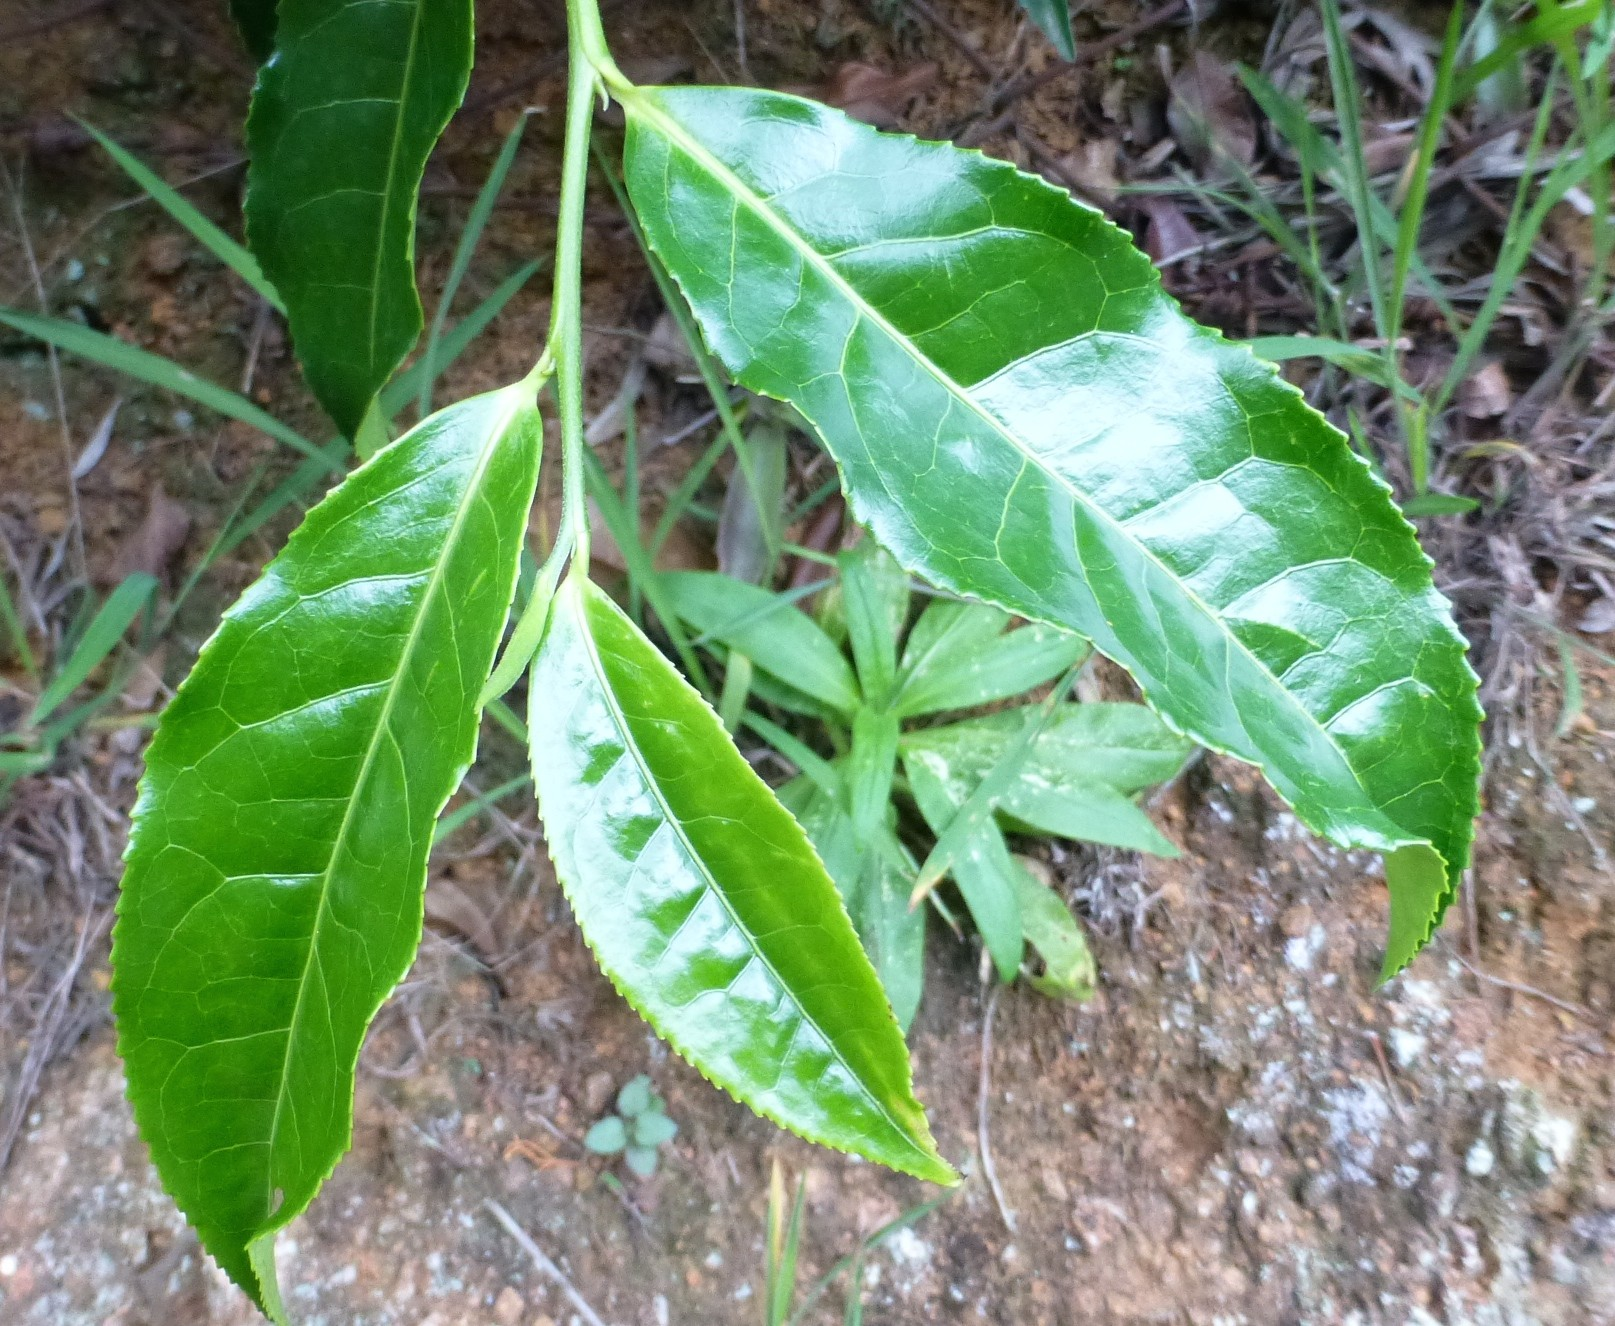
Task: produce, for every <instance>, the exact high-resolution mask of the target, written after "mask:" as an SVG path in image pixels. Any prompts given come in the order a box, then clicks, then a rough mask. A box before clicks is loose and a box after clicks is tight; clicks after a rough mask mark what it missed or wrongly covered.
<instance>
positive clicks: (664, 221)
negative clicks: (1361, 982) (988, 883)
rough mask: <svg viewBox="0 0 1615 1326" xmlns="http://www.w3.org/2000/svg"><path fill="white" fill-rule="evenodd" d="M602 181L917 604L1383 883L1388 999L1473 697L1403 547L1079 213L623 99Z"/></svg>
mask: <svg viewBox="0 0 1615 1326" xmlns="http://www.w3.org/2000/svg"><path fill="white" fill-rule="evenodd" d="M622 95H623V97H624V104H625V108H626V110H627V115H628V124H629V131H628V143H627V181H628V187H629V192H630V195H631V196H632V198H633V201H634V205H635V207H636V208H637V210H638V212H639V215H640V219H641V220H642V222H643V223H644V227H645V231H646V235H647V236H648V238H649V240H650V243H651V245H652V246H653V247H654V248H655V250H656V251H657V253H658V254H659V256H660V257H661V259H662V261H663V262H664V263H665V264H666V266H667V268H668V270H669V271H670V272H671V273H672V274H673V276H674V277H675V279H676V280H677V281H678V283H679V285H680V288H681V289H682V291H683V292H684V294H685V296H686V297H687V298H688V300H689V301H690V303H691V306H692V307H693V309H694V311H695V313H696V316H697V319H698V320H699V322H700V324H701V326H702V329H703V331H704V333H705V335H706V337H707V339H708V341H709V343H710V344H711V346H712V348H713V350H714V351H715V352H716V353H717V354H718V356H719V357H720V358H721V359H722V360H723V361H724V362H725V364H726V365H727V366H728V368H729V370H730V372H731V373H732V374H733V375H734V376H735V377H736V379H737V380H738V381H739V382H740V383H741V384H742V385H744V386H746V387H748V388H749V389H751V390H753V391H758V392H761V393H764V394H767V395H770V396H776V397H780V398H782V399H785V400H788V401H789V402H790V403H791V404H792V405H794V406H795V407H796V408H797V410H798V411H799V412H801V413H802V414H803V415H804V416H805V417H806V418H807V419H808V420H809V421H810V422H811V423H812V424H813V426H814V427H815V428H816V429H817V430H818V431H819V433H820V435H821V436H822V437H823V439H824V441H825V443H826V445H827V446H828V447H829V448H830V450H831V452H832V453H833V454H834V456H835V458H836V460H837V462H838V464H839V465H840V467H841V473H842V478H843V482H844V483H845V485H846V488H847V491H848V494H849V496H850V498H851V501H852V505H853V507H854V510H855V512H856V513H857V515H858V517H859V519H860V520H861V521H862V522H863V523H864V524H865V525H867V526H868V527H869V528H870V530H871V531H872V532H873V533H874V535H875V537H876V538H878V539H879V540H880V542H881V543H882V544H883V545H884V546H885V547H887V548H889V549H890V550H891V551H892V552H893V553H894V554H895V555H896V556H897V558H898V560H899V561H900V562H901V563H902V564H903V565H904V566H905V567H907V568H908V569H909V570H910V571H911V572H913V573H915V574H918V575H922V576H924V577H925V578H927V579H928V580H930V581H932V582H933V583H935V584H937V585H939V586H941V587H943V588H945V589H947V590H949V591H951V592H954V593H959V594H968V595H971V596H974V597H978V598H982V599H986V600H988V601H990V602H993V603H996V604H998V605H999V606H1001V607H1003V608H1006V609H1007V610H1009V611H1012V612H1014V613H1016V614H1018V615H1020V616H1024V617H1029V618H1032V619H1035V620H1039V621H1043V622H1047V623H1050V624H1052V625H1057V626H1062V627H1065V628H1066V629H1068V630H1072V631H1075V632H1077V633H1079V634H1082V635H1085V636H1087V637H1088V638H1089V639H1090V640H1092V641H1093V642H1094V644H1095V646H1097V647H1098V648H1099V649H1100V650H1102V651H1103V652H1104V653H1106V654H1108V655H1109V656H1110V657H1112V658H1114V659H1116V660H1117V661H1118V662H1119V663H1121V664H1122V665H1123V666H1125V667H1126V668H1127V669H1128V670H1129V671H1130V672H1132V674H1133V676H1134V677H1135V678H1136V679H1137V680H1138V682H1139V684H1140V685H1141V687H1142V688H1143V689H1144V691H1145V693H1146V695H1147V696H1148V698H1149V700H1150V702H1151V703H1152V704H1153V705H1155V706H1156V707H1157V708H1158V709H1160V711H1161V712H1162V713H1163V714H1165V715H1166V716H1167V717H1168V719H1169V720H1170V721H1171V722H1172V724H1173V725H1174V727H1176V728H1177V729H1179V730H1181V731H1183V732H1185V733H1187V734H1189V735H1190V736H1192V737H1193V738H1194V739H1195V740H1196V741H1198V742H1200V743H1201V744H1203V745H1207V746H1210V747H1213V748H1214V749H1217V750H1220V751H1225V752H1228V753H1231V754H1233V755H1236V756H1238V757H1240V758H1242V759H1246V760H1249V761H1251V762H1253V763H1255V764H1258V765H1259V766H1260V767H1261V768H1262V769H1263V771H1264V772H1265V773H1266V774H1267V777H1268V779H1269V780H1270V781H1271V782H1272V784H1273V785H1274V787H1275V788H1276V789H1277V790H1278V792H1279V793H1280V794H1281V795H1282V796H1283V797H1284V798H1285V799H1286V800H1288V801H1289V802H1290V804H1291V805H1293V806H1294V807H1295V808H1296V812H1297V814H1298V815H1299V816H1300V817H1301V819H1302V820H1303V821H1304V822H1306V823H1307V824H1309V825H1311V826H1312V827H1313V828H1314V829H1316V830H1318V831H1319V832H1321V833H1323V834H1326V835H1327V836H1329V837H1330V838H1332V839H1334V840H1335V841H1336V842H1339V843H1341V844H1342V845H1348V846H1353V847H1367V848H1373V849H1375V850H1378V851H1381V852H1383V853H1385V854H1386V856H1387V862H1386V874H1387V879H1388V880H1389V883H1390V887H1391V892H1392V895H1393V899H1392V924H1391V938H1390V943H1389V946H1388V952H1387V956H1386V968H1385V970H1386V972H1387V974H1389V973H1390V972H1394V971H1396V970H1398V969H1399V968H1400V967H1401V966H1403V965H1404V964H1406V963H1407V962H1408V961H1409V960H1411V958H1412V957H1413V955H1414V954H1415V953H1416V952H1417V951H1418V949H1419V947H1420V946H1421V945H1422V944H1423V943H1424V941H1425V940H1426V939H1427V938H1428V936H1429V934H1430V932H1431V929H1432V928H1433V926H1434V924H1435V921H1436V920H1437V919H1438V918H1439V916H1440V914H1441V912H1442V910H1443V908H1444V907H1445V905H1446V903H1447V901H1448V899H1449V898H1450V897H1451V895H1452V891H1453V888H1454V887H1455V885H1456V882H1457V880H1458V878H1459V877H1460V876H1461V874H1462V872H1463V870H1464V868H1465V866H1466V864H1467V862H1468V857H1469V848H1470V841H1471V838H1472V834H1473V821H1474V817H1475V813H1476V808H1477V785H1478V774H1479V750H1480V743H1479V734H1478V724H1479V718H1480V709H1479V706H1478V704H1477V702H1476V698H1475V693H1476V679H1475V676H1474V673H1473V672H1472V671H1471V670H1470V668H1469V667H1468V664H1467V663H1466V661H1465V658H1464V642H1463V639H1462V637H1460V636H1459V634H1458V632H1457V630H1456V628H1455V627H1454V626H1453V623H1452V618H1451V614H1450V611H1449V608H1448V605H1447V603H1446V602H1445V600H1444V599H1442V598H1441V596H1440V595H1439V594H1438V593H1437V592H1436V590H1435V588H1434V586H1433V584H1432V582H1431V579H1430V566H1429V562H1428V560H1427V559H1426V558H1425V556H1424V554H1423V552H1422V551H1421V550H1420V548H1419V545H1418V542H1417V540H1416V539H1415V537H1414V534H1413V530H1412V528H1411V527H1410V526H1409V525H1408V524H1407V522H1406V521H1405V520H1404V519H1403V518H1402V517H1401V515H1400V514H1399V513H1398V512H1397V511H1396V509H1395V507H1394V505H1393V504H1392V503H1391V501H1390V498H1389V495H1388V493H1387V491H1386V489H1385V487H1384V485H1383V484H1382V483H1381V482H1380V481H1379V480H1377V479H1376V478H1375V477H1374V475H1373V474H1372V473H1371V471H1370V470H1369V468H1368V466H1367V465H1366V463H1365V462H1364V461H1363V460H1362V459H1361V458H1359V457H1357V456H1355V455H1354V454H1353V453H1352V451H1351V449H1350V447H1348V446H1347V444H1346V441H1345V439H1344V438H1343V437H1342V436H1341V435H1340V434H1339V433H1337V432H1336V431H1335V430H1334V429H1333V428H1331V427H1330V426H1329V425H1328V423H1327V422H1326V421H1325V420H1324V419H1323V418H1322V417H1321V416H1319V415H1318V414H1316V413H1315V412H1314V411H1312V410H1311V409H1310V408H1309V407H1308V406H1307V405H1306V403H1305V402H1304V401H1303V399H1302V398H1301V396H1300V394H1299V393H1298V392H1297V391H1296V390H1295V389H1294V388H1292V387H1290V386H1289V385H1288V384H1286V383H1285V382H1283V381H1282V380H1281V379H1280V378H1279V377H1278V376H1277V374H1276V373H1275V372H1274V370H1273V369H1272V368H1271V366H1269V365H1265V364H1262V363H1260V362H1259V361H1257V360H1256V359H1254V358H1253V357H1252V356H1251V355H1250V353H1249V352H1248V351H1247V350H1245V349H1243V348H1242V347H1239V346H1235V345H1232V344H1230V343H1228V342H1226V341H1224V340H1223V339H1222V338H1221V337H1219V336H1218V335H1217V334H1216V333H1214V332H1211V331H1208V330H1206V329H1204V328H1201V327H1198V326H1196V325H1195V324H1194V323H1192V322H1190V321H1189V320H1188V319H1187V318H1185V317H1184V316H1183V314H1182V313H1181V311H1180V310H1179V309H1178V307H1177V305H1176V304H1175V303H1174V302H1173V301H1172V300H1171V299H1170V298H1169V297H1168V296H1167V295H1166V294H1165V293H1164V292H1163V291H1162V289H1161V286H1160V282H1159V279H1158V276H1157V274H1156V272H1155V271H1154V269H1153V268H1152V266H1151V264H1150V263H1149V261H1148V259H1146V258H1145V257H1144V255H1143V254H1141V253H1139V252H1138V251H1137V250H1136V249H1135V248H1134V247H1133V246H1132V245H1131V244H1130V243H1129V242H1128V240H1127V238H1126V237H1125V236H1124V235H1123V233H1122V232H1121V231H1119V230H1118V229H1117V228H1116V227H1114V226H1113V225H1111V224H1110V223H1109V222H1108V221H1107V220H1105V218H1104V217H1103V216H1102V215H1100V214H1099V213H1098V212H1095V211H1093V210H1091V209H1089V208H1087V207H1084V206H1082V205H1081V204H1079V203H1076V202H1075V201H1073V200H1072V199H1071V198H1070V197H1068V196H1067V195H1066V194H1064V193H1062V192H1060V191H1058V190H1056V189H1054V188H1052V187H1051V186H1050V185H1048V184H1047V183H1046V182H1045V181H1043V180H1041V179H1036V178H1034V177H1032V176H1029V175H1026V174H1023V173H1021V172H1019V171H1017V170H1015V169H1014V168H1013V167H1012V166H1009V165H1007V164H1005V163H1002V162H997V161H992V160H989V159H988V158H986V157H982V156H979V155H976V154H973V153H968V152H962V151H959V150H957V149H955V148H953V147H950V146H947V145H944V144H930V143H921V142H916V141H915V140H913V139H910V138H903V137H898V136H895V135H889V134H882V133H879V132H877V131H875V130H873V129H870V128H868V127H867V126H864V125H862V124H859V123H857V122H856V121H854V120H852V119H850V118H849V117H847V116H845V115H843V114H841V113H839V112H837V111H833V110H830V109H827V108H826V107H823V106H820V105H817V104H815V103H812V102H807V101H802V100H799V99H797V98H793V97H788V96H783V95H779V94H775V93H769V92H760V91H752V90H742V89H734V88H652V89H638V90H635V91H627V92H624V93H623V94H622Z"/></svg>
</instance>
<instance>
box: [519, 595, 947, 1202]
mask: <svg viewBox="0 0 1615 1326" xmlns="http://www.w3.org/2000/svg"><path fill="white" fill-rule="evenodd" d="M531 696H532V701H531V713H530V721H529V730H530V731H531V733H532V753H533V778H534V782H535V783H536V784H537V787H538V796H539V808H540V811H541V813H542V815H543V818H544V823H545V827H546V831H547V833H548V837H549V846H550V854H551V856H552V857H553V859H554V861H555V866H556V872H557V874H558V876H559V877H560V879H561V882H562V885H563V886H564V887H565V889H566V892H567V897H568V898H569V899H570V901H571V903H572V908H573V912H574V914H575V915H576V916H577V919H578V924H579V926H580V927H581V928H582V930H583V934H584V938H585V939H587V940H588V941H589V944H590V945H591V947H592V948H593V949H594V952H595V955H596V957H597V958H598V959H599V962H600V965H601V967H602V968H603V969H604V970H605V972H606V974H607V975H608V976H609V977H610V978H611V980H612V981H613V983H614V984H615V985H616V986H617V988H618V989H619V990H621V991H622V992H623V993H624V995H625V996H626V997H627V998H628V1000H629V1002H630V1003H632V1004H633V1005H634V1007H635V1008H636V1009H638V1010H639V1011H640V1013H642V1014H643V1015H644V1016H645V1018H646V1019H647V1020H648V1021H649V1022H650V1023H651V1025H652V1026H653V1027H655V1028H656V1029H657V1031H659V1032H660V1033H661V1034H662V1035H663V1036H664V1037H666V1039H667V1040H668V1042H669V1043H670V1044H671V1045H672V1046H673V1048H674V1049H675V1050H677V1051H678V1052H679V1053H680V1054H682V1055H684V1056H685V1057H686V1058H687V1059H689V1060H690V1062H691V1063H693V1064H694V1065H695V1066H696V1067H697V1068H699V1069H700V1070H701V1071H702V1072H703V1073H704V1074H706V1075H707V1076H708V1077H709V1078H711V1080H712V1081H714V1082H716V1083H717V1084H718V1085H720V1086H722V1087H723V1088H725V1089H726V1090H727V1091H729V1092H731V1093H732V1094H733V1095H734V1096H735V1097H736V1098H737V1099H739V1100H741V1101H743V1102H744V1103H745V1104H747V1105H750V1106H751V1107H752V1108H753V1109H755V1110H757V1111H758V1112H759V1113H760V1114H763V1115H766V1116H767V1117H769V1118H771V1119H774V1120H775V1121H776V1122H778V1123H781V1124H782V1125H784V1126H785V1127H788V1128H790V1129H792V1130H793V1131H796V1132H799V1133H801V1134H802V1135H803V1136H805V1137H807V1138H809V1139H810V1140H814V1141H818V1142H823V1143H826V1144H828V1145H832V1146H836V1147H839V1148H841V1149H843V1150H848V1151H852V1152H855V1153H857V1154H859V1155H863V1156H866V1157H868V1158H870V1159H872V1160H876V1161H879V1162H880V1163H882V1164H886V1165H890V1166H892V1167H893V1168H895V1169H900V1170H903V1171H905V1172H908V1173H911V1174H916V1175H919V1176H921V1177H924V1178H930V1179H934V1180H937V1181H940V1182H947V1181H949V1180H950V1179H951V1171H950V1170H949V1168H948V1166H947V1165H946V1164H945V1163H944V1162H943V1161H942V1160H941V1159H940V1158H939V1157H938V1156H937V1154H936V1149H935V1146H934V1144H933V1143H932V1141H931V1137H930V1132H929V1130H928V1129H927V1127H926V1123H925V1116H924V1114H923V1113H922V1112H921V1110H920V1107H919V1105H918V1103H917V1102H916V1101H915V1100H914V1096H913V1090H912V1087H911V1085H910V1077H909V1062H908V1054H907V1051H906V1049H905V1047H904V1045H903V1039H902V1035H901V1033H900V1032H899V1031H898V1028H897V1024H896V1021H895V1020H894V1019H893V1017H892V1012H891V1008H890V1006H889V1005H888V1003H887V1000H886V996H885V994H884V993H883V992H882V990H881V987H880V982H879V980H878V979H877V978H876V976H875V973H874V971H873V970H872V969H871V968H870V965H869V962H868V959H866V958H865V957H864V954H863V951H862V950H861V949H860V948H859V946H858V938H857V936H856V934H854V932H853V928H852V923H851V922H850V921H849V920H848V918H847V913H846V911H845V909H844V908H843V907H842V904H841V900H840V898H839V896H838V895H837V893H836V889H835V886H834V884H833V883H832V882H831V881H830V878H829V876H828V875H827V874H826V873H825V870H824V866H823V865H822V864H821V863H820V861H819V858H818V857H817V856H816V855H815V854H814V852H813V849H812V847H811V846H810V845H809V843H808V840H807V837H806V835H805V834H804V833H803V832H802V829H801V828H800V826H799V825H798V824H797V823H796V821H795V820H793V819H792V818H791V816H790V815H789V814H788V813H787V812H786V811H785V809H784V807H782V806H781V805H780V804H779V802H778V801H777V800H776V799H775V797H774V794H773V793H772V792H770V791H769V790H768V787H767V785H766V784H765V783H764V782H763V781H762V780H761V779H760V778H759V777H758V776H757V774H756V773H755V772H754V771H753V770H752V768H751V766H750V765H748V764H747V763H746V761H745V760H744V759H743V758H742V757H741V755H740V752H739V751H737V750H736V749H735V747H734V745H733V743H732V742H731V741H730V740H729V738H728V735H727V734H726V733H725V732H724V731H723V728H722V725H721V724H720V723H719V721H718V718H717V715H716V714H714V713H713V712H712V710H711V709H710V708H708V706H707V705H706V703H705V702H704V701H703V700H702V699H701V697H700V696H699V695H698V694H697V693H696V692H695V691H694V690H693V689H692V688H691V687H690V686H689V684H688V683H686V682H685V681H684V679H683V678H682V677H681V676H679V674H678V672H677V671H676V670H675V669H674V668H673V667H672V665H671V664H670V663H668V662H667V660H666V659H664V658H663V657H662V655H661V654H660V653H658V652H657V650H656V649H655V647H654V646H653V645H651V643H650V642H649V641H648V640H646V639H645V637H644V636H643V635H641V634H640V632H639V631H638V629H637V628H636V627H635V626H634V624H633V623H632V622H631V621H630V620H629V619H628V618H627V616H626V615H625V614H624V613H623V612H622V611H621V610H620V609H619V608H618V607H617V606H616V605H615V604H613V603H612V602H611V600H610V599H608V598H607V597H606V596H605V595H604V594H603V593H602V592H601V591H600V590H598V589H596V588H595V587H594V586H592V585H590V584H588V583H587V582H586V581H583V580H580V579H578V578H576V577H573V578H569V579H568V580H567V582H566V584H565V585H564V586H563V587H562V589H561V590H560V591H559V593H558V594H557V596H556V600H555V605H554V607H553V608H552V609H551V615H550V621H549V625H548V627H547V629H546V631H545V635H544V642H543V644H542V645H541V646H540V648H539V652H538V656H537V658H536V659H535V660H534V662H533V672H532V682H531Z"/></svg>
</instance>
